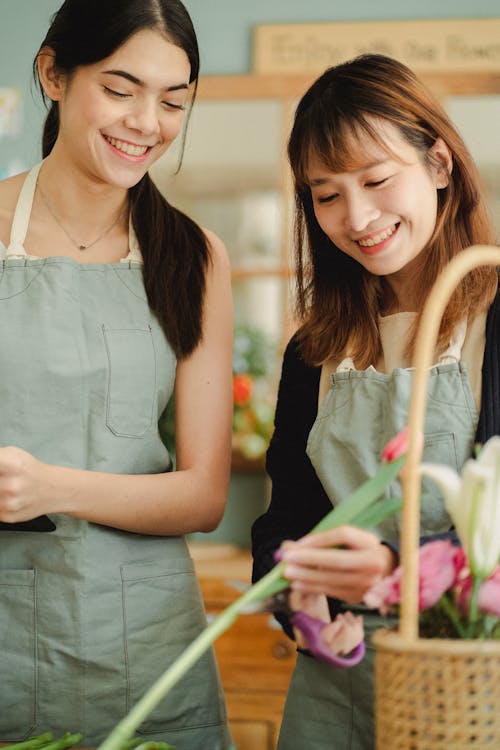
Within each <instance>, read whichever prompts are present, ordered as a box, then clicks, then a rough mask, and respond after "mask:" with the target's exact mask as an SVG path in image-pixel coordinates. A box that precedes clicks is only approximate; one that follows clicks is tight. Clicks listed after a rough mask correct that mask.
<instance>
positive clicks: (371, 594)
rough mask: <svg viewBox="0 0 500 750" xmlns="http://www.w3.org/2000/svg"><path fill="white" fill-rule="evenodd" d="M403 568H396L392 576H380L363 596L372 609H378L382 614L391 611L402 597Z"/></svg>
mask: <svg viewBox="0 0 500 750" xmlns="http://www.w3.org/2000/svg"><path fill="white" fill-rule="evenodd" d="M402 572H403V569H402V568H401V566H400V567H398V568H396V569H395V570H394V572H393V573H391V575H390V576H386V577H385V578H380V579H379V580H378V581H377V582H376V583H375V584H374V585H373V586H372V587H371V589H369V591H367V592H366V594H365V595H364V597H363V601H364V603H365V604H366V606H367V607H369V608H370V609H378V611H379V612H380V613H381V614H382V615H386V614H387V613H388V612H390V611H391V609H392V607H393V606H394V605H395V604H399V601H400V598H401V576H402Z"/></svg>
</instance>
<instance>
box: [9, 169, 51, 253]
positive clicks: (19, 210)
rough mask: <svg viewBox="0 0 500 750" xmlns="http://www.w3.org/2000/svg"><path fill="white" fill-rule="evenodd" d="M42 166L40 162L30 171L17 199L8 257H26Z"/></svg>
mask: <svg viewBox="0 0 500 750" xmlns="http://www.w3.org/2000/svg"><path fill="white" fill-rule="evenodd" d="M42 164H43V162H40V164H37V165H36V166H34V167H33V168H32V169H30V171H29V172H28V174H27V175H26V179H25V180H24V183H23V186H22V187H21V192H20V193H19V198H18V199H17V205H16V208H15V211H14V218H13V219H12V227H11V230H10V241H9V247H8V248H7V257H9V256H14V255H16V256H25V255H26V250H25V249H24V240H25V239H26V235H27V233H28V226H29V222H30V216H31V209H32V208H33V200H34V198H35V190H36V183H37V180H38V174H39V172H40V168H41V166H42Z"/></svg>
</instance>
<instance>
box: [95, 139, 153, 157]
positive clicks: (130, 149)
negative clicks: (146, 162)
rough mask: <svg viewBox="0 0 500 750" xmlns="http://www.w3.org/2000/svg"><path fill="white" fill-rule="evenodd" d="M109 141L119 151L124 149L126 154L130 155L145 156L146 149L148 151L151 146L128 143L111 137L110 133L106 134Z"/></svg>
mask: <svg viewBox="0 0 500 750" xmlns="http://www.w3.org/2000/svg"><path fill="white" fill-rule="evenodd" d="M104 137H105V139H106V140H107V142H108V143H111V145H112V146H114V148H116V149H118V151H123V153H124V154H128V156H144V154H145V153H146V151H148V150H149V149H150V148H151V147H150V146H135V145H134V144H133V143H127V141H119V140H117V139H116V138H111V136H109V135H105V136H104Z"/></svg>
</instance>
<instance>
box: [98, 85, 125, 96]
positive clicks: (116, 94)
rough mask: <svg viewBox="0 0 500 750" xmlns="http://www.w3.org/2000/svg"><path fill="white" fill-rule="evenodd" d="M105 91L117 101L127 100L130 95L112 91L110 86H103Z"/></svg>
mask: <svg viewBox="0 0 500 750" xmlns="http://www.w3.org/2000/svg"><path fill="white" fill-rule="evenodd" d="M103 89H104V91H105V92H106V93H107V94H109V95H110V96H115V97H116V98H117V99H127V98H128V97H129V96H130V94H123V93H122V92H121V91H115V90H114V89H110V88H109V86H103Z"/></svg>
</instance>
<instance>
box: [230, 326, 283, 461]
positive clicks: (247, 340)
mask: <svg viewBox="0 0 500 750" xmlns="http://www.w3.org/2000/svg"><path fill="white" fill-rule="evenodd" d="M275 362H276V346H275V345H274V342H273V341H272V340H271V338H270V337H269V336H268V335H267V334H266V332H265V331H263V330H262V329H260V328H257V327H255V326H250V325H238V326H236V328H235V332H234V346H233V403H234V410H233V464H234V463H236V464H238V458H239V457H241V458H242V459H243V460H247V461H257V462H259V461H262V460H263V458H264V455H265V452H266V450H267V446H268V444H269V440H270V439H271V434H272V431H273V423H274V401H275V393H274V388H273V384H272V373H273V370H274V364H275Z"/></svg>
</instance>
